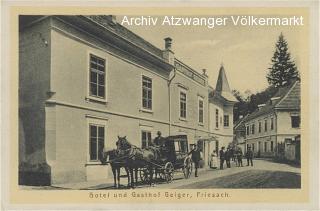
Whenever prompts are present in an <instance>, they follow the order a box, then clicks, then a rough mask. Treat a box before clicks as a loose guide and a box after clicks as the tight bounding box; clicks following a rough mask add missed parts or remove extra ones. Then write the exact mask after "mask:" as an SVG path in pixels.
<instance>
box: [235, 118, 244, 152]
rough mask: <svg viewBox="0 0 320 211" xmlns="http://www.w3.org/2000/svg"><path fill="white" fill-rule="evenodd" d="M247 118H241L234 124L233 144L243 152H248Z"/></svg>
mask: <svg viewBox="0 0 320 211" xmlns="http://www.w3.org/2000/svg"><path fill="white" fill-rule="evenodd" d="M245 118H246V117H243V116H240V117H239V120H238V121H237V122H236V123H235V124H234V127H233V134H234V136H233V143H234V144H235V145H237V147H240V148H241V150H242V152H245V151H246V149H245V148H246V141H245V138H246V126H245V124H244V121H245Z"/></svg>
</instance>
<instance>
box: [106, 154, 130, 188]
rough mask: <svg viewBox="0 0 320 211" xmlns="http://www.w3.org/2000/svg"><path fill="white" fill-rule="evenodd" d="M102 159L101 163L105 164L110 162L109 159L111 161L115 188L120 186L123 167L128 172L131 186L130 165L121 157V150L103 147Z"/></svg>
mask: <svg viewBox="0 0 320 211" xmlns="http://www.w3.org/2000/svg"><path fill="white" fill-rule="evenodd" d="M117 159H118V160H117ZM100 161H101V163H102V164H103V165H106V164H107V163H108V161H111V162H110V166H111V169H112V174H113V179H114V187H115V188H119V187H120V169H121V168H124V169H125V171H126V173H127V176H128V187H130V186H131V182H130V175H129V170H128V167H127V165H126V163H125V161H123V160H121V157H120V155H119V151H118V150H116V149H113V150H108V151H105V150H104V149H103V151H102V152H101V156H100Z"/></svg>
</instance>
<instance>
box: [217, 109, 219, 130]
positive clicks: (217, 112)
mask: <svg viewBox="0 0 320 211" xmlns="http://www.w3.org/2000/svg"><path fill="white" fill-rule="evenodd" d="M216 128H219V110H218V109H216Z"/></svg>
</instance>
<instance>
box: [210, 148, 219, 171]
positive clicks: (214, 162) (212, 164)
mask: <svg viewBox="0 0 320 211" xmlns="http://www.w3.org/2000/svg"><path fill="white" fill-rule="evenodd" d="M210 168H214V169H216V168H218V155H217V152H216V150H213V152H212V153H211V161H210Z"/></svg>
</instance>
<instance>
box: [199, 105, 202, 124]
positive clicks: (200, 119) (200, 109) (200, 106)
mask: <svg viewBox="0 0 320 211" xmlns="http://www.w3.org/2000/svg"><path fill="white" fill-rule="evenodd" d="M199 123H203V100H202V99H199Z"/></svg>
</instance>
